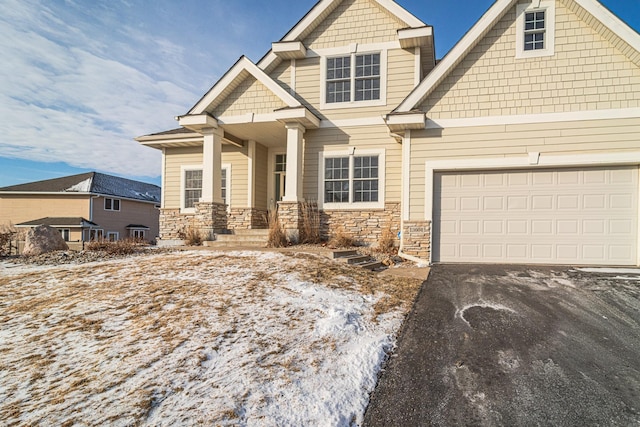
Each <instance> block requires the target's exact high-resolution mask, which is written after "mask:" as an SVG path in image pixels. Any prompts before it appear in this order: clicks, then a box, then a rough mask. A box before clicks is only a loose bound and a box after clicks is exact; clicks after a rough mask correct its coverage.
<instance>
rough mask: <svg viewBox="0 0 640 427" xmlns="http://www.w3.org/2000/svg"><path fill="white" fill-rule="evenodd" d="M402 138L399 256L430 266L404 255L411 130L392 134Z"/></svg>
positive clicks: (427, 262)
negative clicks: (402, 133)
mask: <svg viewBox="0 0 640 427" xmlns="http://www.w3.org/2000/svg"><path fill="white" fill-rule="evenodd" d="M392 136H394V137H396V136H399V137H401V138H402V191H401V194H402V195H401V197H402V204H401V206H402V209H401V210H402V212H401V213H400V248H398V256H399V257H400V258H403V259H406V260H408V261H412V262H415V263H416V264H418V265H423V266H424V265H429V261H425V260H423V259H421V258H418V257H415V256H413V255H409V254H405V253H404V251H403V250H404V222H405V221H408V220H409V200H410V197H409V191H410V189H411V130H406V131H405V134H404V136H401V135H397V134H392Z"/></svg>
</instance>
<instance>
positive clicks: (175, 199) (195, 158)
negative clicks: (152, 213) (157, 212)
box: [163, 146, 202, 209]
mask: <svg viewBox="0 0 640 427" xmlns="http://www.w3.org/2000/svg"><path fill="white" fill-rule="evenodd" d="M165 159H166V162H165V163H166V164H165V170H164V183H165V184H164V185H165V188H164V197H165V199H164V200H163V207H164V208H166V209H179V208H180V183H181V180H182V177H181V173H182V172H181V167H182V166H185V165H186V166H193V165H202V146H199V147H180V148H167V149H166V151H165Z"/></svg>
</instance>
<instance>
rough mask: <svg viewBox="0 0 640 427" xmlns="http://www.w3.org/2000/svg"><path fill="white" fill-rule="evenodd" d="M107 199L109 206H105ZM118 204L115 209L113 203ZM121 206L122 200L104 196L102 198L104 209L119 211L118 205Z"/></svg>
mask: <svg viewBox="0 0 640 427" xmlns="http://www.w3.org/2000/svg"><path fill="white" fill-rule="evenodd" d="M107 201H109V207H107ZM116 204H117V205H118V209H115V205H116ZM121 206H122V202H121V200H120V199H116V198H114V197H105V198H104V210H105V211H112V212H120V207H121Z"/></svg>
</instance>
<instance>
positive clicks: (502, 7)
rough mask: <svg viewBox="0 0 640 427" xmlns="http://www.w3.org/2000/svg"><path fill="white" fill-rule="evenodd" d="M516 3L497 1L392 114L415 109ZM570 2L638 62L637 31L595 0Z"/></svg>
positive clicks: (638, 44) (600, 31) (586, 20)
mask: <svg viewBox="0 0 640 427" xmlns="http://www.w3.org/2000/svg"><path fill="white" fill-rule="evenodd" d="M516 3H517V0H497V1H496V2H495V3H494V4H493V6H491V7H490V8H489V10H487V12H486V13H485V14H484V15H483V16H482V17H481V18H480V20H478V21H477V22H476V24H475V25H474V26H473V27H471V29H470V30H469V31H468V32H467V33H466V34H465V35H464V36H463V37H462V39H460V41H459V42H458V43H457V44H456V45H455V46H454V47H453V48H452V49H451V50H450V51H449V53H447V55H446V56H445V57H444V58H443V59H442V60H440V61H439V62H438V65H436V67H435V68H434V69H433V70H432V71H431V72H430V73H429V74H428V75H427V77H426V78H425V79H424V80H422V82H420V84H419V85H418V86H416V88H415V89H414V90H413V91H412V92H411V93H410V94H409V96H407V97H406V98H405V99H404V101H402V103H401V104H400V105H399V106H398V107H397V108H396V109H395V110H394V111H393V113H406V112H410V111H412V110H413V109H415V108H417V107H418V106H419V105H420V104H421V103H422V102H423V101H424V100H425V99H426V98H427V97H428V96H429V95H430V94H431V93H432V92H433V90H434V89H436V88H437V87H438V85H439V84H440V83H442V81H443V80H444V79H445V78H446V77H447V76H448V75H449V74H450V73H451V72H452V71H453V70H454V69H455V68H456V66H457V65H458V64H460V62H461V61H462V60H463V59H464V58H465V57H466V56H467V54H468V53H469V52H470V51H471V50H472V49H473V48H474V47H475V46H476V45H477V44H478V43H479V42H480V41H481V40H482V39H483V38H484V36H485V35H486V34H487V33H488V32H489V31H490V30H491V29H492V28H493V27H494V26H495V25H496V23H498V21H500V19H502V17H503V16H504V15H505V14H506V13H507V12H508V11H509V10H510V9H511V8H512V7H514V6H515V4H516ZM572 3H575V4H576V5H577V6H578V8H579V9H580V10H579V13H578V15H579V16H580V18H581V19H583V20H584V21H585V22H587V23H589V24H590V25H591V26H592V27H593V28H594V29H595V30H596V31H598V32H599V33H600V34H602V35H603V36H604V37H605V38H606V39H608V40H609V41H610V42H611V43H612V44H614V45H615V46H616V47H617V48H618V49H620V51H621V52H622V53H624V54H625V55H627V57H629V59H631V60H632V61H633V62H634V63H636V64H640V35H639V34H638V33H636V32H635V31H634V30H633V29H632V28H631V27H629V26H628V25H627V24H625V23H624V22H623V21H622V20H620V19H619V18H618V17H617V16H615V15H614V14H613V13H612V12H610V11H609V10H608V9H607V8H605V7H604V6H603V5H602V4H600V3H599V2H598V1H597V0H573V2H572Z"/></svg>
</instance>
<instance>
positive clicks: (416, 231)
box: [402, 221, 431, 262]
mask: <svg viewBox="0 0 640 427" xmlns="http://www.w3.org/2000/svg"><path fill="white" fill-rule="evenodd" d="M402 252H403V253H405V254H407V255H411V256H414V257H416V258H420V259H423V260H424V261H425V262H429V261H430V256H431V221H404V223H403V227H402Z"/></svg>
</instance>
